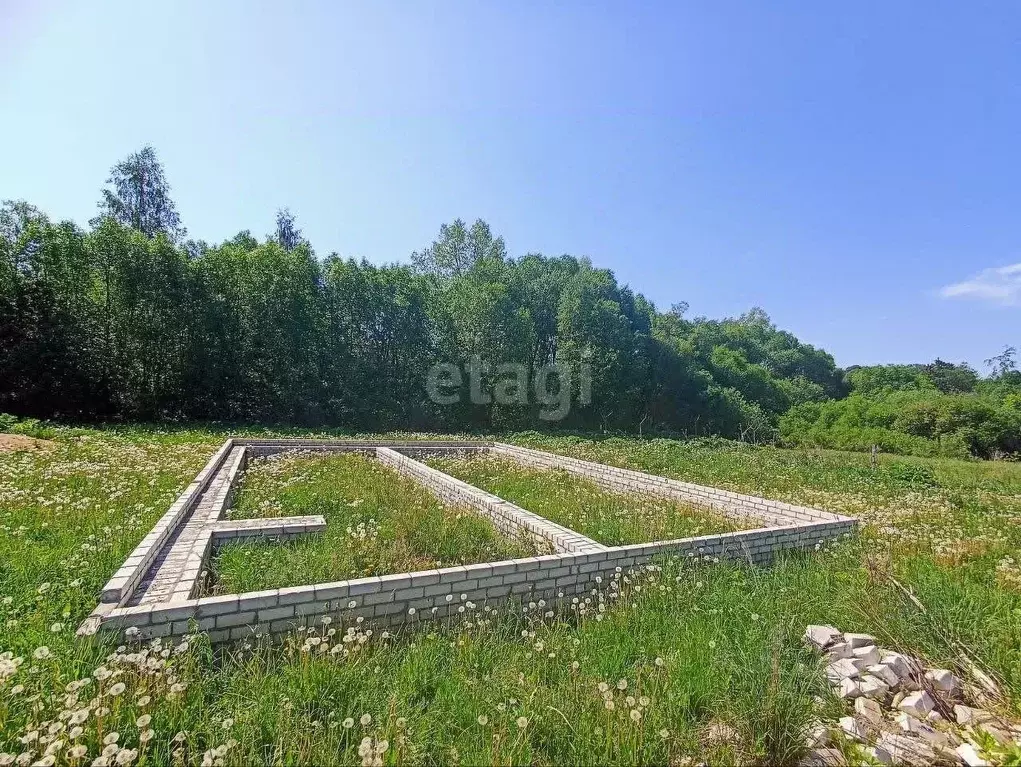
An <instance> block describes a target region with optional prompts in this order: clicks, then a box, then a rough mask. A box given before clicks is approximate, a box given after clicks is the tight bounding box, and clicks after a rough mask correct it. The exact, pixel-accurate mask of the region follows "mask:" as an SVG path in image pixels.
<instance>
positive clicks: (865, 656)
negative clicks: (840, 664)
mask: <svg viewBox="0 0 1021 767" xmlns="http://www.w3.org/2000/svg"><path fill="white" fill-rule="evenodd" d="M851 654H852V655H854V657H855V658H857V659H858V660H860V661H863V662H864V663H865V665H866V666H873V665H875V664H877V663H879V650H877V649H876V646H875V645H874V644H873V645H865V646H864V647H858V648H856V649H853V650H851Z"/></svg>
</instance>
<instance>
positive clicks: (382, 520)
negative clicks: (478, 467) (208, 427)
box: [213, 453, 537, 593]
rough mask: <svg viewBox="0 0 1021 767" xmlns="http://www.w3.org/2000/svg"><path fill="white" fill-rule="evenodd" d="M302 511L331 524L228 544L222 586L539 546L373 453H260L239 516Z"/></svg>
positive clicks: (221, 559)
mask: <svg viewBox="0 0 1021 767" xmlns="http://www.w3.org/2000/svg"><path fill="white" fill-rule="evenodd" d="M302 514H321V515H323V517H325V518H326V531H325V532H324V533H320V534H315V535H307V536H302V537H300V538H297V539H294V540H291V541H286V542H272V541H266V540H256V541H248V542H242V543H239V542H235V543H230V544H228V545H226V546H223V547H222V548H221V549H220V550H219V552H218V554H217V556H215V557H214V558H213V576H214V577H213V582H214V584H215V586H214V589H213V590H214V591H215V592H216V593H237V592H241V591H258V590H259V589H274V588H281V587H283V586H300V585H302V584H307V583H326V582H328V581H339V580H344V579H346V578H360V577H362V576H365V575H386V574H389V573H403V572H408V571H411V570H429V569H432V568H434V567H447V566H451V565H463V564H468V563H472V562H492V561H494V560H500V559H513V558H515V557H525V556H534V555H535V554H536V553H537V552H536V551H535V549H534V547H532V546H530V545H528V544H527V543H526V540H525V539H524V538H522V539H521V540H520V541H519V540H511V539H508V538H505V537H504V536H502V535H501V534H500V533H498V532H497V531H496V530H495V529H494V528H493V526H492V524H491V523H490V522H489V521H488V520H486V519H484V518H482V517H480V516H479V515H477V514H475V513H474V512H472V511H470V510H467V509H451V508H446V507H444V506H443V505H442V504H440V503H439V502H438V501H436V499H435V498H434V497H433V496H432V495H431V494H430V493H429V492H428V491H426V490H425V489H423V488H422V487H421V486H420V485H418V484H417V483H415V482H414V481H412V480H409V479H406V478H403V477H400V476H399V475H397V474H396V473H395V472H393V471H392V470H390V469H388V468H386V467H385V466H383V465H381V464H380V463H379V462H378V461H376V460H375V459H374V458H371V457H369V456H365V455H361V454H358V453H340V454H334V455H326V456H323V455H315V454H308V453H281V454H279V455H275V456H270V457H268V458H256V459H254V460H253V461H252V462H251V463H250V465H249V466H248V468H247V470H246V471H245V474H244V476H243V478H242V482H241V486H240V488H239V492H238V495H237V498H236V500H235V503H234V508H233V509H232V510H231V512H230V517H231V518H232V519H243V518H251V517H287V516H299V515H302Z"/></svg>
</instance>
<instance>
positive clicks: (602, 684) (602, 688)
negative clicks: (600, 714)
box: [599, 682, 610, 692]
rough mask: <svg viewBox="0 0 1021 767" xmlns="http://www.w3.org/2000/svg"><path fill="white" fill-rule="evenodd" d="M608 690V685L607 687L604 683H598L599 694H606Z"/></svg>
mask: <svg viewBox="0 0 1021 767" xmlns="http://www.w3.org/2000/svg"><path fill="white" fill-rule="evenodd" d="M609 689H610V685H608V684H607V683H606V682H600V683H599V692H606V691H607V690H609Z"/></svg>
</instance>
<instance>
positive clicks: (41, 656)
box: [32, 645, 50, 660]
mask: <svg viewBox="0 0 1021 767" xmlns="http://www.w3.org/2000/svg"><path fill="white" fill-rule="evenodd" d="M32 657H33V658H35V659H36V660H46V659H47V658H49V657H50V648H49V647H47V646H46V645H43V646H42V647H37V648H35V650H34V651H33V652H32Z"/></svg>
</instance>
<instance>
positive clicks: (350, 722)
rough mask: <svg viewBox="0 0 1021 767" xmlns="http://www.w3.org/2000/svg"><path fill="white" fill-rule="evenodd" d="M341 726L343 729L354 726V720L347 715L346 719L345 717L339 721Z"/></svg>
mask: <svg viewBox="0 0 1021 767" xmlns="http://www.w3.org/2000/svg"><path fill="white" fill-rule="evenodd" d="M341 726H342V727H343V728H344V729H345V730H350V729H351V728H352V727H354V726H355V720H354V719H352V718H351V717H348V718H347V719H345V720H344V721H343V722H341Z"/></svg>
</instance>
